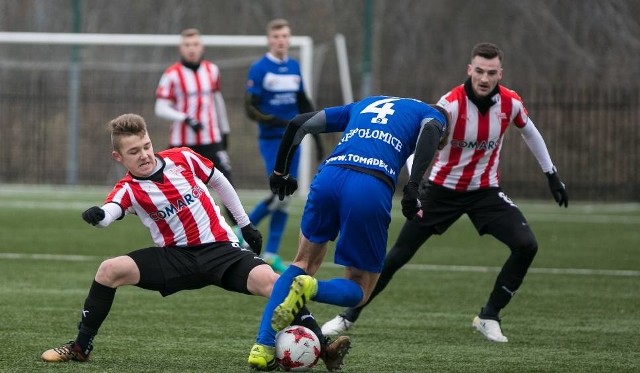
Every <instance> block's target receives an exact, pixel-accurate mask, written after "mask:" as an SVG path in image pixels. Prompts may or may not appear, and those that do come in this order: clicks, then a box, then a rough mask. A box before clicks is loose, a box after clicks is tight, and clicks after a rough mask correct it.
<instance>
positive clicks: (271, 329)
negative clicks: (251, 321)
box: [248, 96, 449, 370]
mask: <svg viewBox="0 0 640 373" xmlns="http://www.w3.org/2000/svg"><path fill="white" fill-rule="evenodd" d="M447 117H448V114H447V113H446V111H445V110H444V109H442V108H437V107H432V106H429V105H427V104H425V103H424V102H421V101H418V100H415V99H410V98H398V97H389V96H373V97H367V98H365V99H363V100H360V101H358V102H355V103H352V104H349V105H345V106H339V107H333V108H327V109H324V110H322V111H319V112H315V113H307V114H301V115H298V116H296V117H295V118H294V119H293V120H292V121H291V122H290V123H289V125H288V126H287V130H286V132H285V134H284V137H283V138H282V143H281V144H280V148H279V150H278V158H277V160H276V162H275V168H274V170H273V173H272V175H271V178H270V186H271V190H272V192H273V193H274V194H276V195H277V196H278V198H279V199H281V200H282V199H284V198H285V196H287V195H290V194H291V193H293V192H294V191H295V190H296V188H297V182H296V181H295V178H293V177H292V176H291V175H290V174H289V171H290V166H291V159H292V157H293V156H294V153H295V150H296V148H297V147H298V145H299V144H300V142H301V141H302V138H303V137H304V136H305V134H307V133H321V132H340V131H342V132H344V133H343V136H342V139H341V140H340V142H339V143H338V145H337V146H336V147H335V149H334V150H333V152H332V153H331V155H330V156H329V157H328V158H327V159H326V160H325V161H324V163H323V164H322V165H321V166H320V167H319V169H318V173H317V174H316V175H315V177H314V179H313V182H312V183H311V188H310V191H309V195H308V198H307V203H306V204H305V207H304V212H303V214H302V222H301V225H300V240H299V246H298V253H297V255H296V257H295V259H294V261H293V263H292V264H291V265H290V266H289V267H287V269H286V270H285V271H284V273H283V274H282V276H280V278H279V279H278V281H277V282H276V284H275V285H274V286H273V293H272V294H271V297H270V298H269V301H268V302H267V305H266V306H265V309H264V312H263V314H262V320H261V323H260V329H259V332H258V336H257V338H256V344H255V345H254V346H253V348H252V349H251V352H250V355H249V359H248V362H249V365H250V366H251V367H253V368H255V369H258V370H265V368H266V367H268V362H269V361H273V360H274V345H275V333H276V332H277V331H279V330H281V329H283V328H284V327H286V326H287V325H289V324H290V323H291V322H292V321H293V319H294V315H295V314H296V313H298V311H299V310H300V308H301V307H304V306H305V304H306V302H308V301H310V300H314V301H317V302H322V303H327V304H334V305H338V306H357V305H360V304H362V303H364V302H366V301H367V299H368V298H369V295H370V294H371V291H372V290H373V288H374V286H375V285H376V282H377V281H378V276H379V275H380V271H381V270H382V263H383V261H384V257H385V253H386V248H387V234H388V233H387V230H388V228H389V223H390V222H391V202H392V197H393V192H394V190H395V187H396V184H397V182H398V174H399V173H400V170H401V168H402V167H403V166H404V163H405V161H406V160H407V158H408V157H409V155H410V154H411V153H413V152H414V150H415V161H414V173H413V174H412V176H411V179H410V180H411V181H410V182H409V183H408V184H407V186H405V188H404V197H403V199H402V206H403V208H402V211H403V214H406V216H408V217H413V216H415V215H416V214H417V213H419V211H420V208H419V201H418V182H419V181H420V179H421V178H422V174H423V173H424V172H426V170H427V168H428V166H429V164H430V163H431V160H432V158H433V155H434V154H435V153H436V150H437V148H439V147H440V146H442V145H443V143H442V140H443V139H444V138H446V131H447V128H448V127H449V125H448V122H449V121H448V118H447ZM338 235H339V238H338V241H337V243H336V249H335V257H334V261H335V263H337V264H340V265H342V266H345V278H334V279H331V280H327V281H319V280H317V279H315V278H314V277H312V276H313V275H314V274H315V273H316V271H317V270H318V269H319V268H320V265H321V264H322V260H323V258H324V256H325V254H326V253H327V243H328V242H329V241H333V240H335V239H336V237H338ZM346 338H347V337H346V336H341V337H340V338H338V339H336V341H339V340H344V341H348V339H346Z"/></svg>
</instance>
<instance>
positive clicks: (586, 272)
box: [0, 253, 640, 277]
mask: <svg viewBox="0 0 640 373" xmlns="http://www.w3.org/2000/svg"><path fill="white" fill-rule="evenodd" d="M3 259H8V260H11V259H13V260H58V261H68V262H93V261H95V262H97V261H101V260H103V259H106V258H104V257H99V256H91V255H56V254H21V253H0V260H3ZM323 266H325V267H329V268H342V266H339V265H337V264H333V263H328V262H325V263H323ZM402 268H403V269H408V270H413V271H434V272H480V273H492V272H495V273H497V272H499V271H500V267H482V266H461V265H440V264H407V265H405V266H404V267H402ZM529 273H540V274H550V275H583V276H616V277H640V271H633V270H617V269H589V268H530V269H529Z"/></svg>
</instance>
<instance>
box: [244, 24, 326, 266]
mask: <svg viewBox="0 0 640 373" xmlns="http://www.w3.org/2000/svg"><path fill="white" fill-rule="evenodd" d="M290 38H291V29H290V27H289V23H288V22H287V21H286V20H284V19H274V20H272V21H271V22H269V23H268V24H267V42H268V44H269V51H268V52H267V53H266V54H265V55H264V56H263V57H262V58H260V59H259V60H258V61H256V62H255V63H254V64H253V65H252V66H251V68H250V69H249V73H248V75H249V76H248V80H247V88H246V97H245V107H246V111H247V115H248V116H249V118H251V119H253V120H255V121H257V122H258V146H259V148H260V155H261V156H262V160H263V161H264V164H265V169H266V175H267V177H268V176H269V175H270V174H271V171H273V167H274V165H275V162H276V155H277V152H278V146H279V145H280V141H281V139H282V135H283V134H284V131H285V127H286V126H287V123H288V122H289V120H290V119H291V118H293V117H294V116H295V115H296V114H299V113H307V112H310V111H312V110H313V107H312V105H311V102H310V101H309V98H308V97H307V95H306V93H305V91H304V84H303V81H302V74H301V73H300V64H299V63H298V61H296V60H294V59H293V58H291V57H289V45H290ZM314 140H315V144H316V155H317V157H318V160H322V157H323V153H324V151H323V148H322V142H321V141H320V139H319V138H318V136H317V134H316V135H314ZM298 162H299V151H297V152H296V153H295V156H294V158H293V160H292V165H291V174H292V175H293V176H294V177H297V175H298ZM288 204H289V197H287V198H285V199H284V200H283V201H280V200H278V199H277V198H275V197H274V196H273V195H269V196H268V197H267V198H265V199H264V200H262V201H260V202H259V203H258V205H256V207H255V208H254V209H253V210H252V211H251V212H250V213H249V218H250V219H251V222H252V223H253V224H255V225H256V226H257V225H258V224H259V223H260V222H261V221H262V219H264V218H265V217H267V216H268V215H271V221H270V223H269V234H268V236H267V243H266V245H265V250H264V254H263V258H264V260H265V261H266V262H267V263H269V264H270V265H271V266H272V267H273V269H274V270H276V271H278V272H282V271H284V270H285V268H286V267H285V265H284V264H283V263H282V260H281V259H280V257H279V256H278V249H279V248H280V241H281V239H282V234H283V232H284V229H285V226H286V223H287V218H288V216H289V213H288V211H287V206H288Z"/></svg>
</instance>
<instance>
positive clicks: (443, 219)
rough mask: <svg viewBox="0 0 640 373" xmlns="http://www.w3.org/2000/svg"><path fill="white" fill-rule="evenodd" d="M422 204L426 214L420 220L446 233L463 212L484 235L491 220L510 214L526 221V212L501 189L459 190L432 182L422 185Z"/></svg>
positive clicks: (437, 230) (423, 224)
mask: <svg viewBox="0 0 640 373" xmlns="http://www.w3.org/2000/svg"><path fill="white" fill-rule="evenodd" d="M420 203H421V204H422V212H423V216H422V218H421V219H420V221H419V223H420V225H421V226H423V227H429V228H431V229H433V231H434V233H436V234H442V233H444V232H445V231H446V230H447V229H448V228H449V227H450V226H451V225H452V224H453V223H454V222H455V221H456V220H458V219H459V218H460V217H461V216H462V215H463V214H467V215H468V216H469V219H471V222H472V223H473V225H474V226H475V228H476V230H477V231H478V233H480V234H484V233H485V232H484V228H485V227H486V226H487V224H489V223H490V222H492V221H494V220H495V219H498V218H500V217H503V216H505V215H509V214H517V215H518V218H516V217H515V216H514V219H513V221H517V222H520V221H526V220H525V219H524V216H522V212H521V211H520V209H518V206H516V205H515V203H513V202H512V201H511V199H509V197H507V195H506V194H505V193H504V192H503V191H502V189H501V188H488V189H481V190H473V191H468V192H458V191H455V190H451V189H447V188H444V187H441V186H438V185H434V184H431V183H422V184H420Z"/></svg>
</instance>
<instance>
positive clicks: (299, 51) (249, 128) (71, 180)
mask: <svg viewBox="0 0 640 373" xmlns="http://www.w3.org/2000/svg"><path fill="white" fill-rule="evenodd" d="M202 41H203V43H204V44H205V58H207V59H209V60H211V61H213V62H214V63H216V64H217V65H218V66H219V67H220V70H221V82H222V93H223V95H224V98H225V101H226V104H227V112H228V115H229V120H230V125H231V131H232V133H231V136H230V149H229V153H230V154H229V155H230V158H231V162H232V167H233V178H234V183H235V185H236V187H237V188H239V189H256V190H264V189H266V188H267V185H266V175H265V169H264V165H263V163H262V158H261V157H260V154H259V152H258V149H257V148H258V147H257V139H256V138H257V128H256V124H255V122H253V121H251V120H249V119H248V118H247V117H246V115H245V110H244V91H245V82H246V76H247V71H248V69H249V66H250V65H251V63H252V62H253V61H255V60H256V59H258V58H260V57H261V56H262V55H263V54H264V53H265V51H266V46H267V40H266V37H265V36H237V35H203V36H202ZM179 42H180V37H179V35H147V34H64V33H17V32H0V66H1V67H2V68H1V69H0V87H1V88H0V112H1V113H2V119H3V120H2V125H1V126H0V138H1V139H2V143H3V145H2V147H0V182H1V183H39V184H71V185H76V184H80V185H110V184H113V182H115V181H116V180H118V179H119V178H120V177H121V176H122V175H123V172H124V171H123V169H122V168H121V166H119V165H118V164H116V163H115V162H113V160H112V159H111V158H110V156H109V154H110V152H111V148H110V143H109V137H108V136H107V131H106V127H105V123H106V122H107V121H108V120H110V119H111V118H114V117H115V116H118V115H120V114H123V113H129V112H133V113H138V114H141V115H142V116H143V117H144V118H145V119H146V120H147V123H148V125H149V127H150V134H151V137H152V140H153V142H154V146H155V148H156V150H161V149H163V148H164V147H166V145H167V142H168V133H169V123H168V122H167V121H165V120H163V119H160V118H157V117H156V116H155V114H154V103H155V89H156V87H157V84H158V81H159V79H160V76H161V75H162V73H163V71H164V70H165V69H166V68H167V67H168V66H169V65H170V64H172V63H174V62H175V61H177V60H178V52H177V46H178V44H179ZM291 42H292V43H291V44H292V50H291V54H292V56H293V57H294V58H296V59H298V60H299V61H300V64H301V69H302V75H303V79H304V80H305V85H306V87H307V89H308V92H307V94H308V95H309V96H310V97H311V95H312V92H313V90H312V89H311V87H313V83H314V82H313V81H312V79H313V75H312V60H313V41H312V39H311V38H309V37H306V36H293V37H292V40H291ZM308 141H309V140H308V139H305V142H304V143H303V144H302V150H303V151H302V161H301V170H300V180H299V182H300V186H301V193H300V195H304V194H306V191H307V190H308V189H307V188H308V185H309V182H310V178H311V172H312V170H313V169H314V168H315V166H316V165H315V164H314V161H313V160H312V158H313V157H311V153H312V150H311V148H313V147H311V146H309V144H308Z"/></svg>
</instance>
